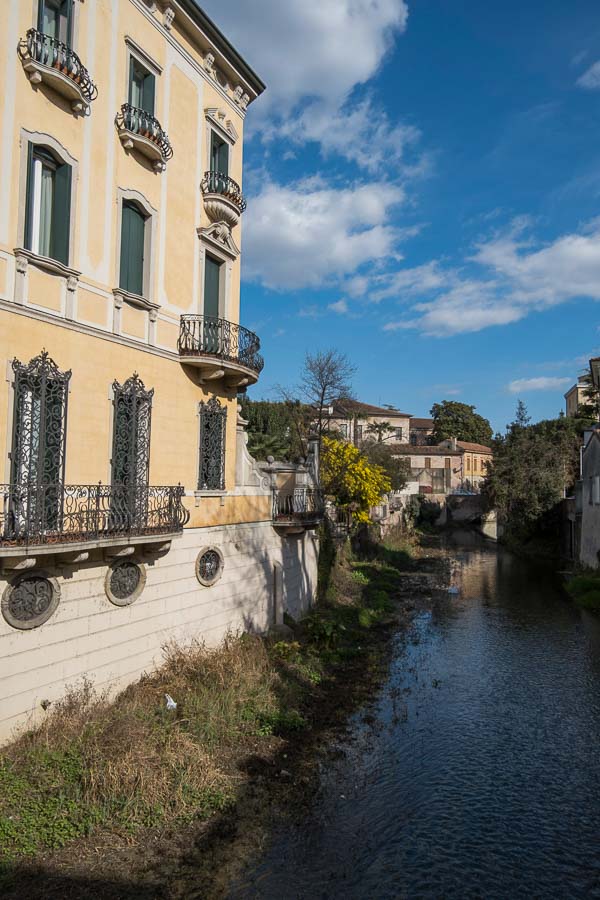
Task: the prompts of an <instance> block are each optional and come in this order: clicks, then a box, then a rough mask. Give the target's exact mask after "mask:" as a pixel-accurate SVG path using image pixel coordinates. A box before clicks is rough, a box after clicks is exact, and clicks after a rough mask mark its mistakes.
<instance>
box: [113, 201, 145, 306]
mask: <svg viewBox="0 0 600 900" xmlns="http://www.w3.org/2000/svg"><path fill="white" fill-rule="evenodd" d="M145 225H146V222H145V219H144V216H143V215H142V214H141V213H140V211H139V210H138V209H137V208H136V207H135V206H134V205H133V204H132V203H124V204H123V211H122V217H121V266H120V271H119V286H120V287H122V288H123V290H124V291H129V292H130V293H131V294H138V295H139V296H140V297H141V296H142V295H143V291H144V236H145Z"/></svg>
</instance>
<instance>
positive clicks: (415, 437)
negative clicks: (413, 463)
mask: <svg viewBox="0 0 600 900" xmlns="http://www.w3.org/2000/svg"><path fill="white" fill-rule="evenodd" d="M432 434H433V419H417V418H415V417H413V418H412V419H411V420H410V432H409V443H410V444H412V445H413V446H415V447H422V446H423V444H430V443H431V435H432Z"/></svg>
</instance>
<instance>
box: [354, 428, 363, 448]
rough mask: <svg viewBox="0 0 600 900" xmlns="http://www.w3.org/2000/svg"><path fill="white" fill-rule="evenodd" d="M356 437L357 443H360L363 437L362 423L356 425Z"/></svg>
mask: <svg viewBox="0 0 600 900" xmlns="http://www.w3.org/2000/svg"><path fill="white" fill-rule="evenodd" d="M354 437H355V439H356V443H357V444H360V443H361V441H362V439H363V427H362V425H355V426H354Z"/></svg>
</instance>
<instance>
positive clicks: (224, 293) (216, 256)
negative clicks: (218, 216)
mask: <svg viewBox="0 0 600 900" xmlns="http://www.w3.org/2000/svg"><path fill="white" fill-rule="evenodd" d="M207 256H209V257H211V258H212V259H213V260H214V261H215V262H218V263H219V265H220V276H221V277H220V279H219V315H218V318H219V319H225V320H227V321H232V311H231V309H230V306H231V277H232V272H233V259H232V258H231V256H230V255H229V254H226V253H224V252H222V250H221V249H220V248H217V247H216V246H215V245H213V244H212V243H210V244H209V243H208V242H206V241H205V240H204V239H202V240H201V242H200V279H199V281H200V284H199V288H200V290H199V298H198V312H199V314H200V315H204V290H205V285H206V257H207Z"/></svg>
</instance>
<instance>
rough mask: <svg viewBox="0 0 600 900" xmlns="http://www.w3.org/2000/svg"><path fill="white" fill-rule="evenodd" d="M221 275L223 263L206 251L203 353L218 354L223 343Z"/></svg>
mask: <svg viewBox="0 0 600 900" xmlns="http://www.w3.org/2000/svg"><path fill="white" fill-rule="evenodd" d="M222 276H223V263H222V262H219V260H217V259H215V258H214V257H212V256H210V255H209V254H208V253H207V254H206V256H205V257H204V299H203V313H204V333H203V350H204V352H205V353H214V354H218V353H219V352H220V350H221V345H222V343H223V335H222V334H221V331H222V322H221V319H220V318H219V307H220V298H221V279H222Z"/></svg>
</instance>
